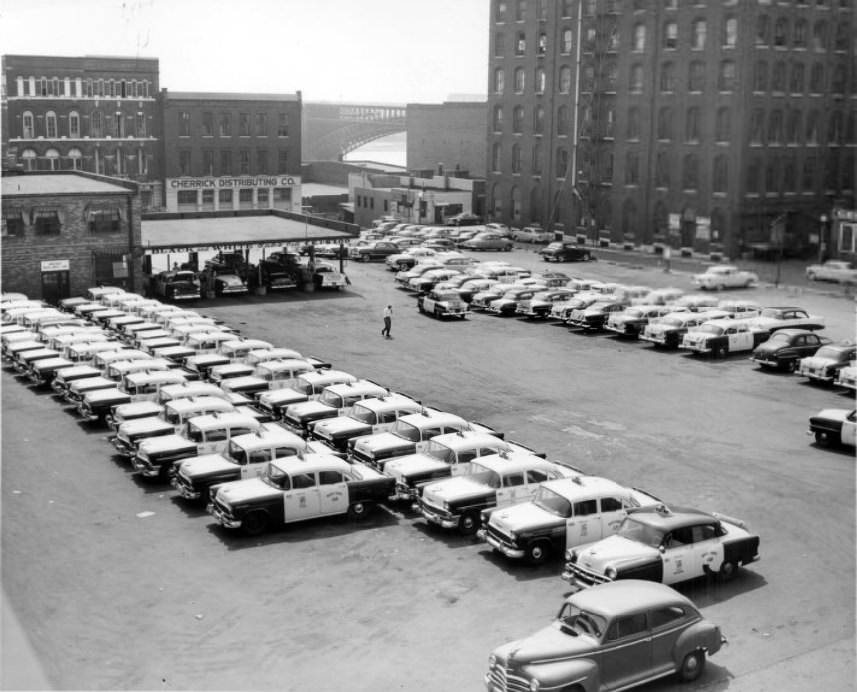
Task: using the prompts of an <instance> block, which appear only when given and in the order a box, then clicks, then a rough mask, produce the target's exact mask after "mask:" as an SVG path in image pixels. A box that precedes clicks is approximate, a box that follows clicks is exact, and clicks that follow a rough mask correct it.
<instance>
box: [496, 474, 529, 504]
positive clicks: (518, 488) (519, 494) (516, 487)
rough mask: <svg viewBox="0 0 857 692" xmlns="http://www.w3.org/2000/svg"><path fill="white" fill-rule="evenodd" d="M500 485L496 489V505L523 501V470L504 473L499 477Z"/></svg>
mask: <svg viewBox="0 0 857 692" xmlns="http://www.w3.org/2000/svg"><path fill="white" fill-rule="evenodd" d="M500 482H501V484H500V487H499V488H498V489H497V506H498V507H503V506H505V505H513V504H515V503H517V502H523V501H524V500H526V499H528V498H527V497H526V481H525V478H524V472H523V471H510V472H508V473H504V474H503V475H502V476H501V478H500Z"/></svg>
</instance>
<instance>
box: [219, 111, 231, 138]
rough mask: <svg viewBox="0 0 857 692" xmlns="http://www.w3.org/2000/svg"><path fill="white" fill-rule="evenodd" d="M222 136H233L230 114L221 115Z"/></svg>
mask: <svg viewBox="0 0 857 692" xmlns="http://www.w3.org/2000/svg"><path fill="white" fill-rule="evenodd" d="M220 136H221V137H231V136H232V121H231V120H230V119H229V113H221V114H220Z"/></svg>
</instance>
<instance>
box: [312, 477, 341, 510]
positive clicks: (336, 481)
mask: <svg viewBox="0 0 857 692" xmlns="http://www.w3.org/2000/svg"><path fill="white" fill-rule="evenodd" d="M318 486H319V502H320V512H321V514H344V513H345V512H346V511H347V510H348V484H347V483H346V482H345V478H344V476H343V475H342V473H341V472H339V471H319V473H318Z"/></svg>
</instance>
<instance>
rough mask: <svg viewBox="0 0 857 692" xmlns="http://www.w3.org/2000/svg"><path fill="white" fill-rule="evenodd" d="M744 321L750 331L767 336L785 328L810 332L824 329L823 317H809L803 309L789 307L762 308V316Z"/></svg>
mask: <svg viewBox="0 0 857 692" xmlns="http://www.w3.org/2000/svg"><path fill="white" fill-rule="evenodd" d="M746 321H747V325H748V326H749V327H750V329H755V330H756V331H765V332H768V333H769V334H771V333H773V332H775V331H776V330H778V329H784V328H786V327H794V328H800V329H810V330H813V329H823V328H824V318H823V317H820V316H819V315H810V314H809V313H808V312H807V311H806V310H804V309H803V308H796V307H791V306H789V307H770V308H762V314H760V315H759V316H758V317H748V318H747V320H746Z"/></svg>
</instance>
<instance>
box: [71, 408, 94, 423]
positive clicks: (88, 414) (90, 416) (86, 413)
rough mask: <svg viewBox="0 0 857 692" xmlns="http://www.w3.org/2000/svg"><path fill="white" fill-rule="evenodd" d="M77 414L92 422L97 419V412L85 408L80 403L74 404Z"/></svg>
mask: <svg viewBox="0 0 857 692" xmlns="http://www.w3.org/2000/svg"><path fill="white" fill-rule="evenodd" d="M76 408H77V413H78V415H79V416H80V417H81V418H83V420H85V421H87V422H89V423H93V422H95V421H97V420H98V419H99V417H100V416H99V415H98V412H96V411H92V410H91V409H88V408H85V407H84V406H83V405H82V404H78V406H76Z"/></svg>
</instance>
